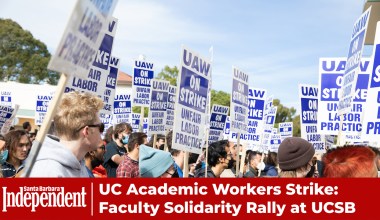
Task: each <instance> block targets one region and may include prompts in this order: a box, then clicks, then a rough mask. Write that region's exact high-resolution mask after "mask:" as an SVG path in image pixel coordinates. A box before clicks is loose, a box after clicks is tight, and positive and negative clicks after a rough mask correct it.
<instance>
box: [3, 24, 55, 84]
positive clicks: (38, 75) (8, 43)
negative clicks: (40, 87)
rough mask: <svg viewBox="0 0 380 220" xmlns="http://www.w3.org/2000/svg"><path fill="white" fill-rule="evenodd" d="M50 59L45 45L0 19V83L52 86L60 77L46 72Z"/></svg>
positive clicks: (24, 31)
mask: <svg viewBox="0 0 380 220" xmlns="http://www.w3.org/2000/svg"><path fill="white" fill-rule="evenodd" d="M50 57H51V55H50V53H49V51H48V50H47V47H46V45H45V44H44V43H43V42H41V41H39V40H37V39H35V38H34V37H33V35H32V34H31V33H30V32H29V31H26V30H24V29H23V28H22V27H21V26H20V25H19V24H18V23H16V22H14V21H12V20H10V19H0V80H2V81H4V80H12V81H17V82H21V83H34V84H38V83H40V82H43V81H46V82H48V83H49V84H52V85H56V84H57V82H58V79H59V77H60V76H59V73H57V72H54V71H50V70H48V69H47V65H48V63H49V60H50Z"/></svg>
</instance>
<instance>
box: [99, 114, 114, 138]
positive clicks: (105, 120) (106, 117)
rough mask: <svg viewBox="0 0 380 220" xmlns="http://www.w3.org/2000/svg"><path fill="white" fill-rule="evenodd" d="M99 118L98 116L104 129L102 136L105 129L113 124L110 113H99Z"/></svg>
mask: <svg viewBox="0 0 380 220" xmlns="http://www.w3.org/2000/svg"><path fill="white" fill-rule="evenodd" d="M99 118H100V121H101V122H102V123H103V124H104V131H103V134H102V136H103V137H104V136H105V134H106V132H107V130H108V129H109V128H110V127H111V126H113V123H112V119H113V117H112V115H108V114H100V115H99Z"/></svg>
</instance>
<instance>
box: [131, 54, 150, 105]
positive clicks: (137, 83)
mask: <svg viewBox="0 0 380 220" xmlns="http://www.w3.org/2000/svg"><path fill="white" fill-rule="evenodd" d="M134 65H135V66H134V69H133V80H132V105H133V106H141V107H149V103H150V100H151V97H150V94H151V92H150V87H151V81H152V79H153V77H154V64H153V63H152V62H147V61H143V60H135V62H134Z"/></svg>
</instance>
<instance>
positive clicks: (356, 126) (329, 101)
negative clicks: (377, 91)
mask: <svg viewBox="0 0 380 220" xmlns="http://www.w3.org/2000/svg"><path fill="white" fill-rule="evenodd" d="M369 63H370V60H369V59H368V58H363V59H362V61H361V64H360V72H359V74H358V81H357V84H356V90H355V91H356V92H355V97H354V100H353V103H352V104H353V105H352V108H351V111H350V112H349V113H347V114H345V115H344V116H343V121H342V127H341V128H340V117H339V114H338V102H339V96H340V94H339V93H340V91H341V90H340V87H341V85H342V83H343V73H344V70H345V65H346V59H345V58H320V60H319V87H318V126H317V131H318V133H319V134H329V135H338V133H339V129H341V131H342V135H343V136H344V138H345V139H346V140H347V141H349V142H353V141H360V140H361V139H360V133H361V131H362V124H361V121H362V114H363V103H364V102H365V101H366V99H367V88H368V80H369V68H368V67H369Z"/></svg>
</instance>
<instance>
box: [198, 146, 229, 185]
mask: <svg viewBox="0 0 380 220" xmlns="http://www.w3.org/2000/svg"><path fill="white" fill-rule="evenodd" d="M233 162H234V161H233V159H232V154H231V151H230V144H229V141H228V140H220V141H216V142H214V143H212V144H210V146H208V155H207V165H208V166H207V177H211V178H219V177H220V175H221V174H222V172H223V170H225V169H231V168H232V166H233ZM205 172H206V171H205V168H202V167H201V168H199V169H197V170H196V171H195V177H198V178H203V177H205V175H206V173H205Z"/></svg>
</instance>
